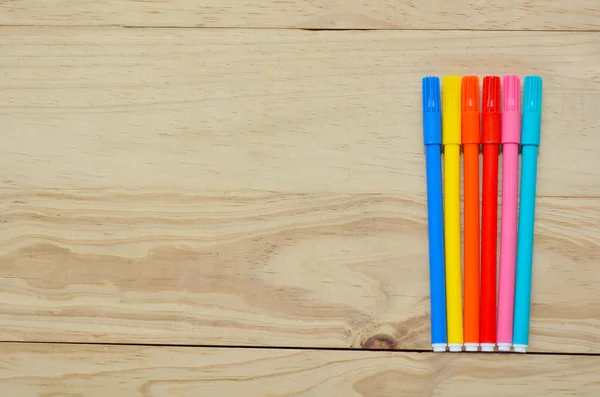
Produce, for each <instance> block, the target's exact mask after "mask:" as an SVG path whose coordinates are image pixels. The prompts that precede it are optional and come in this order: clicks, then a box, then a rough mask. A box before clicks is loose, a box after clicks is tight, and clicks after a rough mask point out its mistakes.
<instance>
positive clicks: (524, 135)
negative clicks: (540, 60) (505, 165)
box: [521, 76, 542, 146]
mask: <svg viewBox="0 0 600 397" xmlns="http://www.w3.org/2000/svg"><path fill="white" fill-rule="evenodd" d="M541 123H542V78H541V77H540V76H527V77H525V90H524V93H523V127H522V128H523V131H522V132H521V145H534V146H539V145H540V135H541V134H540V132H541Z"/></svg>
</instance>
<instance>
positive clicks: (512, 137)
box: [502, 74, 521, 143]
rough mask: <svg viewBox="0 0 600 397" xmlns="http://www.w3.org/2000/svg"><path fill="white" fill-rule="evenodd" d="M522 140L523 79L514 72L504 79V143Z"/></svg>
mask: <svg viewBox="0 0 600 397" xmlns="http://www.w3.org/2000/svg"><path fill="white" fill-rule="evenodd" d="M520 142H521V79H520V78H519V76H516V75H514V74H511V75H506V76H504V78H503V79H502V143H520Z"/></svg>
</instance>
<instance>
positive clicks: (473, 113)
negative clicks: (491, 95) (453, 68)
mask: <svg viewBox="0 0 600 397" xmlns="http://www.w3.org/2000/svg"><path fill="white" fill-rule="evenodd" d="M461 87H462V106H461V109H462V117H461V124H462V128H461V135H462V143H463V144H465V143H479V142H480V137H479V78H478V77H477V76H465V77H463V78H462V84H461Z"/></svg>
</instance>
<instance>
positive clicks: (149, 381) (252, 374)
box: [0, 344, 600, 397]
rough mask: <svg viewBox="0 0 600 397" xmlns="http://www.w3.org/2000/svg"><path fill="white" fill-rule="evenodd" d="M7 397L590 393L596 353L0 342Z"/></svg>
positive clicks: (1, 384)
mask: <svg viewBox="0 0 600 397" xmlns="http://www.w3.org/2000/svg"><path fill="white" fill-rule="evenodd" d="M0 369H1V371H0V392H2V394H3V395H6V396H19V397H29V396H31V397H33V396H40V395H44V396H50V395H52V396H55V395H61V396H62V395H68V396H79V395H81V396H90V397H92V396H93V397H95V396H105V395H107V394H110V395H111V396H113V397H132V396H148V397H149V396H152V397H163V396H164V397H166V396H169V397H171V396H172V397H183V396H192V395H195V396H198V395H201V396H235V395H239V391H240V390H244V395H245V396H248V397H255V396H256V397H258V396H260V397H263V396H299V397H300V396H347V397H392V396H406V397H417V396H418V397H420V396H436V397H459V396H460V397H479V396H481V395H485V396H489V397H504V396H507V395H510V396H515V397H519V396H532V395H538V396H547V397H562V396H566V395H569V396H589V397H593V396H597V395H598V393H600V382H598V372H599V371H600V358H599V357H578V356H537V355H526V356H517V355H499V354H452V355H451V354H433V353H427V354H420V353H386V352H366V351H361V352H358V351H333V352H332V351H301V350H269V349H265V350H262V349H260V350H257V349H215V348H176V347H140V346H102V345H100V346H93V345H80V346H66V345H27V344H24V345H22V344H16V345H15V344H1V345H0Z"/></svg>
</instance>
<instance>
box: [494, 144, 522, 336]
mask: <svg viewBox="0 0 600 397" xmlns="http://www.w3.org/2000/svg"><path fill="white" fill-rule="evenodd" d="M518 157H519V145H518V144H513V143H507V144H504V145H503V148H502V221H501V238H500V284H499V291H498V343H499V344H500V343H503V344H510V343H512V331H513V309H514V294H515V289H514V288H515V259H516V248H517V240H516V234H517V198H518V178H519V169H518V161H519V158H518Z"/></svg>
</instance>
